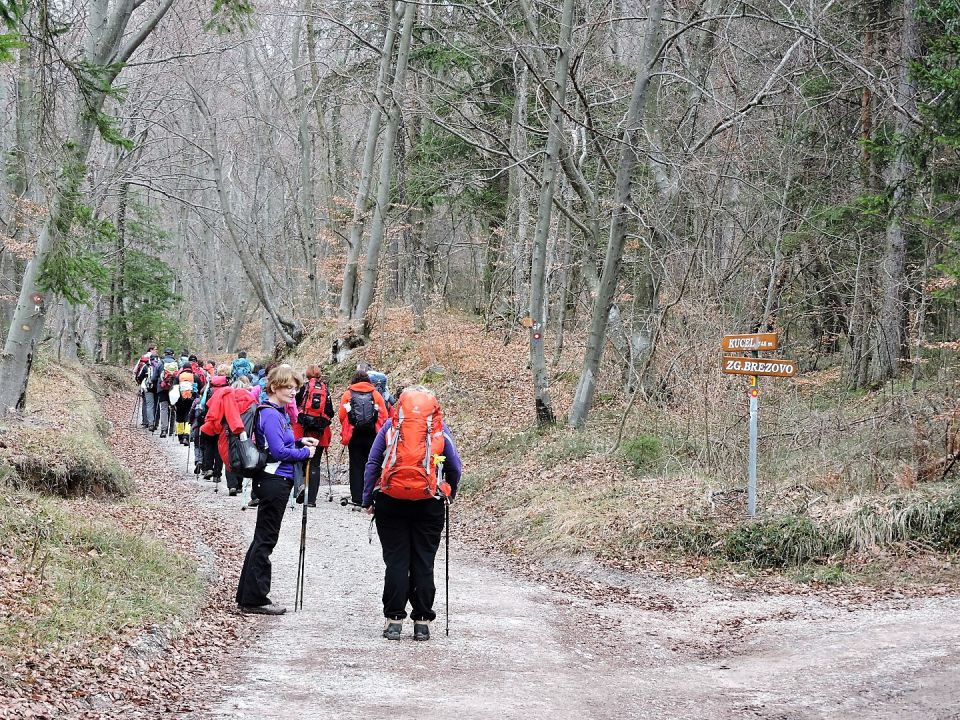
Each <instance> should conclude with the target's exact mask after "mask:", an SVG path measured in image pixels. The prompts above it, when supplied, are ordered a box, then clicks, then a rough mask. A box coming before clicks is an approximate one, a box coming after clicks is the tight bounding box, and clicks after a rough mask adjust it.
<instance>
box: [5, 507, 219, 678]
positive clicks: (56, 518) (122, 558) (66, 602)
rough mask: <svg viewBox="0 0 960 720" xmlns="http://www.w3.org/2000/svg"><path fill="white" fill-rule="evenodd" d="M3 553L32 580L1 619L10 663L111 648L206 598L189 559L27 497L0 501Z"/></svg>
mask: <svg viewBox="0 0 960 720" xmlns="http://www.w3.org/2000/svg"><path fill="white" fill-rule="evenodd" d="M0 547H2V548H3V549H4V550H5V551H6V552H8V553H12V554H13V556H14V562H15V566H16V567H17V568H18V569H19V571H20V572H21V573H23V574H28V575H32V576H34V578H36V580H35V582H32V583H30V584H29V585H28V586H27V587H28V588H30V590H29V592H28V593H27V594H26V595H25V596H23V597H21V598H19V601H20V603H21V609H20V611H17V610H16V609H15V611H14V612H13V613H12V614H11V615H9V616H7V617H3V618H0V652H2V654H4V655H6V656H7V657H8V658H9V657H13V658H14V659H15V658H16V656H17V655H18V654H20V653H22V652H25V651H26V650H27V649H28V648H30V647H45V648H51V647H57V646H63V645H66V644H70V643H74V642H90V641H92V642H97V641H108V640H110V639H111V638H113V637H114V636H116V634H117V633H119V632H121V631H122V630H123V629H125V628H131V627H143V626H145V625H149V624H152V623H160V622H163V621H164V620H166V619H168V618H170V617H171V616H174V615H177V614H180V613H182V612H183V611H184V609H185V608H192V607H193V606H195V605H196V603H197V602H198V599H199V598H200V597H201V595H202V592H203V586H202V582H201V580H200V578H199V577H198V575H197V573H196V567H195V563H194V562H193V561H192V560H191V559H189V558H187V557H185V556H182V555H178V554H175V553H172V552H170V551H169V550H167V549H165V548H164V547H163V546H162V545H161V544H160V543H159V542H158V541H157V540H155V539H152V538H150V537H147V536H144V535H141V534H131V533H128V532H124V531H121V530H120V529H118V528H116V527H112V526H110V525H108V524H107V523H101V522H92V521H90V520H87V519H85V518H81V517H79V516H77V515H75V514H72V513H71V512H70V510H69V504H68V502H65V501H60V500H55V499H52V498H43V497H41V496H39V495H35V494H32V493H9V494H7V495H6V496H5V497H4V498H3V499H2V500H0Z"/></svg>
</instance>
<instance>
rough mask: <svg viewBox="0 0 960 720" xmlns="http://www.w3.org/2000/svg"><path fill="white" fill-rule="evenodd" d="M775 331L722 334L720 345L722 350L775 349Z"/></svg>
mask: <svg viewBox="0 0 960 720" xmlns="http://www.w3.org/2000/svg"><path fill="white" fill-rule="evenodd" d="M778 337H779V335H777V333H754V334H753V335H724V336H723V340H722V341H721V343H720V345H721V347H723V351H724V352H742V351H744V350H759V351H761V352H763V351H766V350H776V349H777V338H778Z"/></svg>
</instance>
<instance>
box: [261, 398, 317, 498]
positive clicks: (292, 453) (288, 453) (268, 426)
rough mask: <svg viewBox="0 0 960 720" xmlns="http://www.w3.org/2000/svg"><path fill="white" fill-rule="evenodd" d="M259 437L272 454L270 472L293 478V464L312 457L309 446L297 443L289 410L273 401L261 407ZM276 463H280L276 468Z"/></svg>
mask: <svg viewBox="0 0 960 720" xmlns="http://www.w3.org/2000/svg"><path fill="white" fill-rule="evenodd" d="M257 437H258V438H262V440H258V444H260V445H261V446H266V448H265V449H266V450H267V454H268V455H269V456H270V457H269V460H268V461H267V467H266V472H268V473H272V474H274V475H279V476H280V477H285V478H287V479H289V480H293V477H294V469H293V466H294V465H295V464H296V463H298V462H303V461H304V460H306V459H307V458H309V457H310V451H309V450H308V449H307V448H305V447H299V446H298V445H297V440H296V438H295V437H294V436H293V428H291V427H290V417H289V416H288V415H287V411H286V410H284V409H283V408H279V407H277V406H276V405H274V404H273V403H271V402H265V403H264V405H263V407H262V408H260V414H259V416H258V419H257ZM274 463H278V464H277V466H276V467H275V468H274V467H273V464H274Z"/></svg>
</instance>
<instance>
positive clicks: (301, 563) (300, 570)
mask: <svg viewBox="0 0 960 720" xmlns="http://www.w3.org/2000/svg"><path fill="white" fill-rule="evenodd" d="M312 460H313V458H311V459H310V460H307V470H306V472H305V473H304V479H303V482H304V487H303V494H304V498H303V499H304V502H303V516H302V518H301V520H300V556H299V558H298V561H297V583H296V585H297V589H296V593H295V595H294V600H293V609H294V611H297V610H303V583H304V578H305V576H306V567H305V563H306V552H307V505H308V503H307V498H308V497H309V495H310V463H311V461H312ZM438 466H439V467H438V468H437V485H438V486H439V485H440V481H441V479H442V476H443V463H442V462H440V463H438ZM327 487H328V493H329V499H331V500H332V499H333V483H332V480H331V475H330V454H329V452H328V453H327ZM371 522H373V520H371ZM443 525H444V528H445V535H446V552H445V553H444V555H445V562H444V566H445V567H444V597H445V599H446V611H445V618H446V625H447V626H446V631H445V632H446V636H447V637H450V499H449V498H447V497H444V499H443Z"/></svg>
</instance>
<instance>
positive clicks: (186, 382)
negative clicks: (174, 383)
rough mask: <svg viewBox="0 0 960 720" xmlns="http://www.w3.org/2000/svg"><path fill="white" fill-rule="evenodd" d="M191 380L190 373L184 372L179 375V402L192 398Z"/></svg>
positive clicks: (192, 386) (192, 385) (191, 375)
mask: <svg viewBox="0 0 960 720" xmlns="http://www.w3.org/2000/svg"><path fill="white" fill-rule="evenodd" d="M193 379H194V375H193V373H192V372H190V371H187V370H184V371H183V372H181V373H180V380H179V385H180V399H181V400H190V399H192V398H193V388H194V384H193Z"/></svg>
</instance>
